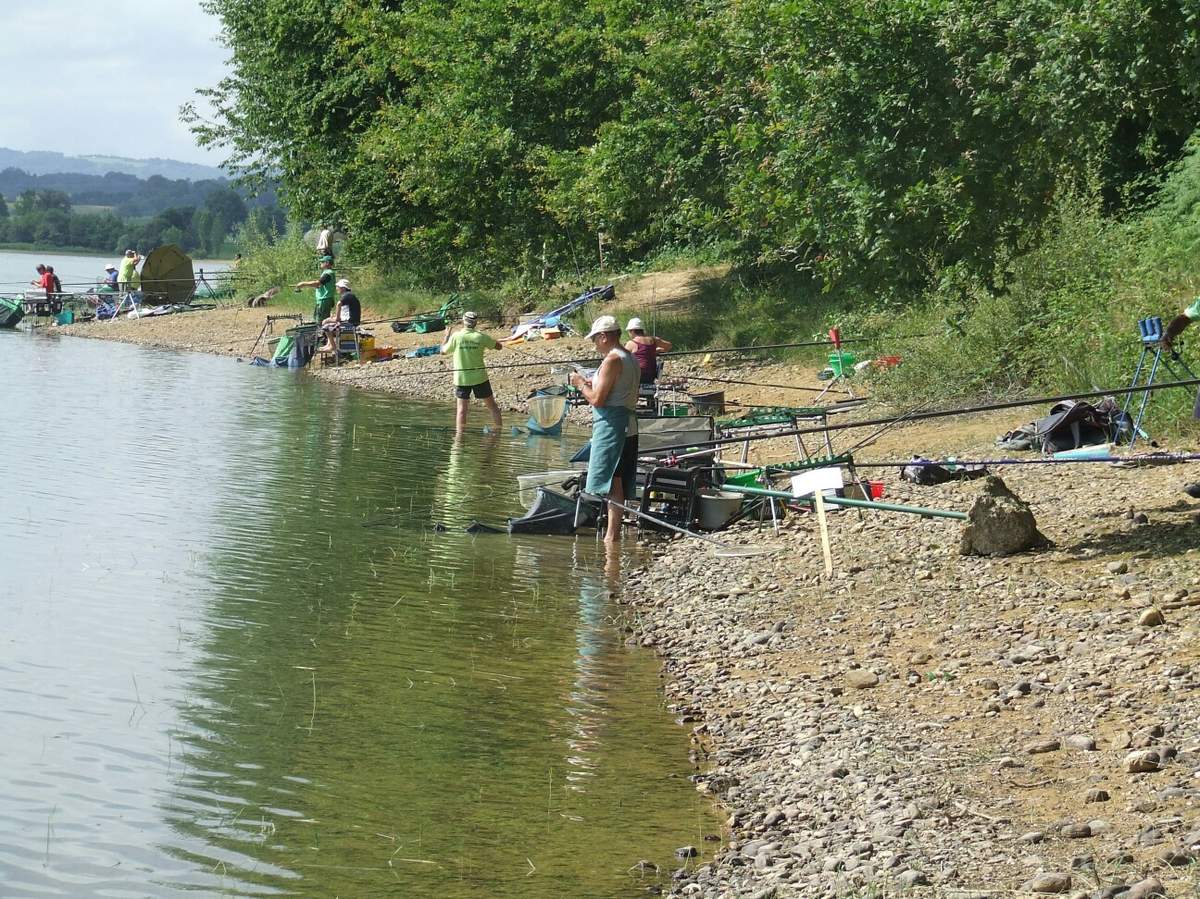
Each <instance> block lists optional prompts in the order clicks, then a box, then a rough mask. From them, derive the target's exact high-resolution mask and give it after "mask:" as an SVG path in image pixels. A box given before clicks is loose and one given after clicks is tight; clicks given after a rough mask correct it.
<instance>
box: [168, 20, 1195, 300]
mask: <svg viewBox="0 0 1200 899" xmlns="http://www.w3.org/2000/svg"><path fill="white" fill-rule="evenodd" d="M206 6H207V7H208V8H209V9H210V10H211V11H212V12H214V13H215V14H217V15H219V16H220V17H221V18H222V20H223V22H224V26H225V35H226V39H227V41H228V43H229V47H230V49H231V51H232V63H233V69H232V71H233V74H232V75H231V76H230V77H229V78H228V79H226V80H225V81H224V82H222V83H221V84H219V85H217V86H215V87H214V88H212V89H210V90H208V91H207V92H206V93H207V94H208V96H209V98H210V99H211V100H213V102H214V103H215V106H216V108H217V110H218V115H217V118H216V120H215V121H212V122H202V121H199V120H198V119H197V117H196V115H195V113H194V111H191V110H189V114H190V117H191V120H192V122H193V126H194V127H195V129H196V131H197V133H198V135H199V136H200V138H201V139H202V141H204V142H206V143H209V144H216V145H223V146H225V147H226V148H227V149H228V150H229V151H230V153H231V159H232V161H233V162H234V163H235V164H238V165H240V166H242V167H244V168H246V169H248V170H251V171H254V170H257V171H259V172H260V173H265V172H274V171H277V172H279V174H280V175H281V176H282V180H283V186H284V190H285V192H286V194H287V197H288V199H289V201H290V203H291V205H292V206H293V208H294V209H295V210H296V211H297V212H298V213H299V214H300V215H302V216H304V217H307V218H312V219H316V218H324V217H332V218H335V219H338V220H340V221H343V222H344V223H345V224H346V225H347V226H348V227H349V229H350V230H351V231H352V232H353V234H354V235H355V238H356V239H357V240H358V241H359V249H360V251H361V252H363V253H364V255H366V256H367V257H369V258H372V259H375V260H377V261H381V262H385V263H387V262H397V263H400V264H403V265H404V266H406V267H408V268H410V269H412V270H415V271H418V272H419V273H420V274H421V275H422V276H424V277H426V278H428V279H431V280H432V279H451V280H454V281H458V282H477V281H482V280H484V279H495V278H497V277H498V276H504V275H513V274H516V275H519V276H525V277H532V276H538V275H541V276H544V277H550V278H554V277H560V276H562V275H563V274H564V273H570V272H573V271H578V270H580V269H585V268H590V267H592V266H593V265H594V264H595V262H596V260H597V252H598V250H599V248H600V247H601V246H603V247H604V250H605V252H606V253H607V254H608V259H610V260H614V261H621V262H626V261H629V260H636V259H639V258H642V257H643V256H644V255H646V254H648V253H653V252H656V251H659V250H662V249H663V248H666V247H671V246H680V245H687V246H720V247H722V248H725V249H726V250H727V251H728V252H729V253H730V254H731V255H732V257H733V258H734V260H735V261H738V262H741V263H753V264H759V265H761V264H763V263H768V264H783V265H786V266H788V267H792V268H798V269H800V270H802V271H806V272H810V273H811V274H812V275H814V276H815V277H816V278H817V279H818V283H819V284H821V285H823V286H825V287H829V286H831V285H837V284H858V285H864V286H869V287H870V288H871V289H872V290H873V291H882V292H893V291H901V292H904V291H908V290H911V289H912V288H913V287H919V286H921V285H923V284H925V283H928V282H929V280H930V279H936V278H940V277H943V275H944V272H945V270H946V269H948V268H951V269H955V270H956V271H959V272H963V271H965V272H967V273H969V274H971V275H973V276H980V275H981V276H984V277H990V275H991V273H992V271H993V269H994V267H995V264H996V261H997V259H998V258H1000V257H1004V256H1007V255H1009V254H1011V253H1012V252H1013V251H1014V250H1018V249H1020V248H1022V247H1023V246H1025V245H1026V244H1027V242H1028V241H1029V240H1030V239H1031V237H1032V236H1033V235H1035V234H1036V229H1037V227H1038V226H1039V225H1040V224H1041V223H1042V222H1043V221H1044V220H1045V219H1046V216H1047V215H1049V214H1050V212H1051V210H1053V209H1054V208H1055V204H1056V202H1057V198H1058V197H1059V196H1060V195H1062V194H1063V193H1064V192H1066V193H1071V192H1075V191H1077V190H1079V189H1081V188H1083V187H1084V186H1087V185H1091V186H1094V187H1096V188H1097V189H1098V190H1099V191H1100V192H1101V194H1102V196H1103V197H1104V199H1105V203H1106V211H1108V212H1111V211H1114V210H1118V209H1120V208H1121V206H1122V204H1123V203H1124V202H1125V198H1126V197H1127V196H1129V195H1130V190H1131V189H1132V188H1135V187H1137V186H1139V185H1140V184H1141V183H1142V179H1144V178H1145V177H1146V176H1153V175H1154V173H1155V172H1156V171H1157V170H1158V168H1159V167H1161V166H1162V165H1163V164H1164V163H1165V162H1168V161H1170V160H1171V159H1172V158H1174V157H1175V156H1176V155H1177V153H1178V151H1179V148H1180V147H1181V146H1182V144H1183V142H1184V141H1185V140H1186V138H1187V137H1188V136H1189V135H1190V134H1191V132H1192V130H1193V129H1194V128H1195V127H1196V125H1197V121H1198V110H1200V106H1198V105H1197V103H1196V99H1197V89H1198V85H1200V30H1198V29H1197V27H1196V24H1197V19H1196V14H1197V11H1198V9H1200V6H1198V4H1197V3H1196V2H1195V0H1172V2H1167V3H1159V4H1154V5H1151V6H1149V7H1147V6H1145V5H1144V4H1141V3H1138V2H1135V0H1086V2H1083V3H1068V2H1065V0H1032V2H1030V0H1022V2H999V3H997V2H986V3H985V2H982V0H893V2H870V3H862V2H855V3H850V4H846V3H844V2H840V0H839V2H836V3H835V2H832V0H742V2H737V3H734V2H728V0H724V2H723V0H706V2H684V3H678V2H675V3H667V2H663V0H647V2H641V3H636V4H635V3H631V2H629V0H590V2H585V3H578V2H574V3H569V2H565V0H453V2H444V0H437V2H435V0H410V2H405V3H398V2H384V0H286V2H285V0H264V2H255V3H250V2H247V0H208V2H207V3H206Z"/></svg>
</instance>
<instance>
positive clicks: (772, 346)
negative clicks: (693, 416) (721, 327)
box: [658, 334, 939, 359]
mask: <svg viewBox="0 0 1200 899" xmlns="http://www.w3.org/2000/svg"><path fill="white" fill-rule="evenodd" d="M937 336H939V335H937V334H900V335H896V336H894V337H893V336H889V335H886V334H881V335H879V336H877V337H843V338H841V339H840V340H837V341H833V340H808V341H805V342H803V343H766V344H762V345H761V346H744V347H721V348H718V349H713V350H671V351H670V352H668V353H659V354H658V356H659V358H662V359H669V358H670V357H672V356H701V355H704V354H705V353H733V352H738V353H750V352H756V351H758V350H790V349H799V348H801V347H813V346H840V345H841V344H846V343H879V342H881V341H885V340H925V339H926V338H930V337H937Z"/></svg>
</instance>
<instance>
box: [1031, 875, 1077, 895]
mask: <svg viewBox="0 0 1200 899" xmlns="http://www.w3.org/2000/svg"><path fill="white" fill-rule="evenodd" d="M1021 889H1022V890H1024V891H1025V892H1027V893H1065V892H1066V891H1067V890H1069V889H1071V875H1070V874H1063V873H1060V872H1058V871H1050V872H1042V873H1041V874H1035V875H1034V876H1033V877H1032V878H1031V879H1030V880H1028V881H1026V882H1025V885H1024V886H1022V887H1021Z"/></svg>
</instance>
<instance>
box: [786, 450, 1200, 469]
mask: <svg viewBox="0 0 1200 899" xmlns="http://www.w3.org/2000/svg"><path fill="white" fill-rule="evenodd" d="M1077 462H1145V463H1147V464H1152V465H1153V464H1162V463H1167V462H1200V453H1148V454H1146V455H1141V456H1113V455H1106V456H1094V457H1090V458H1079V459H1053V458H1052V459H980V460H977V461H971V460H968V459H955V460H954V461H950V460H949V459H947V460H943V461H941V462H937V461H933V460H930V459H907V460H902V461H896V462H887V461H877V462H859V461H858V460H857V459H855V460H854V467H855V468H908V467H910V466H914V467H918V468H932V467H936V466H943V467H946V468H956V467H963V466H967V465H1069V464H1072V463H1077ZM766 467H767V468H770V467H771V466H770V465H767V466H766Z"/></svg>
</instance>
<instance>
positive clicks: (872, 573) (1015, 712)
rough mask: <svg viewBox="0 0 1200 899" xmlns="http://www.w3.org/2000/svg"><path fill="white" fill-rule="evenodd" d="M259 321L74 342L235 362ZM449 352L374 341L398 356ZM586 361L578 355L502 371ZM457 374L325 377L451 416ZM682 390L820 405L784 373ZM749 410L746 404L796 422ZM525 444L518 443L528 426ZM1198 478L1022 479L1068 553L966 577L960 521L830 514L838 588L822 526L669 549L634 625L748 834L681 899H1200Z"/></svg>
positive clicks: (229, 315) (513, 406)
mask: <svg viewBox="0 0 1200 899" xmlns="http://www.w3.org/2000/svg"><path fill="white" fill-rule="evenodd" d="M264 314H265V313H263V312H262V311H261V310H240V309H237V310H217V311H215V312H211V313H191V314H188V315H181V316H170V317H165V318H163V319H158V320H154V319H149V320H141V321H136V322H120V323H115V324H107V323H102V324H90V325H76V326H72V327H70V328H63V329H62V331H63V332H64V333H71V334H80V335H81V336H89V337H101V338H105V339H118V340H126V341H131V342H136V343H142V344H146V345H153V346H165V347H175V348H180V349H190V350H202V351H206V352H217V353H223V354H226V355H233V356H238V355H244V354H246V353H247V352H248V348H249V345H250V342H251V341H252V340H253V338H254V337H255V336H256V335H257V334H258V332H259V331H260V330H261V328H262V323H263V320H264V319H263V316H264ZM441 336H442V335H436V334H435V335H419V336H414V335H391V334H388V335H387V339H386V340H382V341H381V342H382V343H387V344H390V345H393V346H397V347H398V348H399V349H400V350H406V349H408V348H411V347H412V346H417V345H421V344H429V343H433V342H435V341H437V340H438V339H439V338H440V337H441ZM522 350H524V352H522ZM590 352H591V349H590V345H588V344H586V343H585V342H583V341H580V340H577V339H575V340H572V339H566V340H562V341H555V342H547V343H545V344H534V345H531V346H530V347H527V348H519V349H518V350H516V351H506V352H500V353H496V354H494V355H491V356H490V357H489V359H490V361H492V362H494V363H495V365H496V366H498V365H502V364H504V363H509V362H515V361H521V362H526V361H534V359H533V357H532V356H530V355H529V354H530V353H536V354H537V356H538V357H541V359H545V360H553V359H565V358H586V357H587V356H589V355H590ZM448 366H449V363H448V360H445V359H438V358H433V359H421V360H402V361H397V362H390V363H383V364H376V365H364V366H343V367H341V368H337V369H327V370H314V372H313V374H314V376H315V377H319V378H322V379H325V380H330V381H334V382H338V383H345V384H349V385H352V386H356V387H362V388H367V389H379V390H387V391H389V392H393V393H398V394H402V395H405V396H410V397H417V398H422V399H432V400H435V401H440V402H449V401H450V398H451V395H452V394H451V388H450V386H449V385H450V379H449V376H448V374H447V373H446V371H445V369H446V368H448ZM673 371H674V372H675V373H679V372H680V371H691V372H692V373H693V374H697V373H700V372H703V373H704V374H706V375H708V376H716V377H729V378H733V379H744V380H757V381H763V382H771V383H810V384H813V385H815V384H816V382H815V381H814V380H813V373H812V371H811V370H803V369H801V368H799V367H796V366H788V365H767V364H756V363H747V364H743V365H740V366H730V367H728V368H721V367H720V364H719V363H718V366H717V367H716V369H715V370H714V368H712V367H705V368H701V367H699V365H696V366H689V367H685V366H680V365H678V364H676V367H675V368H673ZM416 372H426V373H424V374H416ZM492 379H493V384H494V386H495V387H496V390H497V396H498V398H499V401H500V403H501V406H502V407H504V408H505V409H506V410H511V411H518V412H523V411H524V404H523V400H524V398H525V397H526V396H527V395H528V393H529V392H530V391H531V390H532V389H534V388H536V387H541V386H545V385H546V384H547V383H549V381H550V380H551V379H550V376H549V371H548V368H546V367H542V366H534V367H529V368H515V369H500V368H495V367H494V369H493V372H492ZM716 389H719V388H716ZM729 389H730V391H731V395H736V396H737V398H738V399H740V400H742V401H743V402H753V403H779V404H788V405H797V404H802V403H803V402H804V400H803V399H798V398H797V395H796V394H794V393H793V394H789V393H786V392H780V391H771V390H767V389H759V388H747V387H740V388H729ZM734 391H736V394H735V393H734ZM801 396H805V395H801ZM575 414H576V415H578V416H579V417H580V418H583V417H585V416H586V410H577V412H576V413H575ZM482 416H483V412H482V410H479V411H477V412H476V413H475V417H474V418H473V419H472V421H473V422H479V423H482V422H483V420H484V419H483V417H482ZM1028 417H1032V416H1028ZM1021 420H1023V419H1022V418H1021V414H1020V413H1019V412H1018V413H1016V414H1015V415H1014V414H1009V415H1007V416H990V417H988V416H980V417H974V418H973V419H972V420H970V421H969V422H963V423H962V424H961V425H955V426H951V425H949V424H948V423H942V422H938V423H932V424H930V423H927V424H923V425H920V426H906V427H901V428H897V429H895V430H893V431H890V432H888V433H887V434H885V435H883V437H882V438H881V439H880V440H879V441H878V442H877V443H876V444H875V445H874V446H873V447H872V449H871V450H870V454H871V456H872V457H875V458H902V457H905V456H907V455H908V454H910V453H911V452H913V451H914V450H915V451H919V452H922V453H925V454H933V453H943V452H951V453H955V454H957V455H959V457H960V458H961V457H966V458H971V457H975V458H981V457H982V458H986V457H987V456H989V455H990V454H991V453H993V452H994V450H993V448H992V447H991V444H990V437H991V436H993V435H994V434H996V433H999V432H1000V431H1002V430H1005V429H1007V427H1010V426H1011V425H1012V424H1015V423H1019V422H1020V421H1021ZM514 423H515V424H523V419H522V420H520V421H517V420H514V419H513V418H512V417H511V416H508V420H507V421H506V425H507V424H514ZM985 434H986V435H988V436H987V439H986V440H985V439H983V436H984V435H985ZM759 451H760V452H764V453H767V454H771V453H772V452H776V453H778V454H780V455H785V454H787V453H790V452H791V451H792V448H791V447H790V446H789V445H786V442H780V443H779V444H777V445H776V446H775V447H774V448H772V447H770V446H766V445H764V446H761V447H760V448H759ZM862 457H863V458H865V455H863V456H862ZM1197 468H1198V467H1197V466H1196V465H1194V464H1188V465H1173V466H1162V467H1149V468H1147V467H1143V468H1116V467H1112V466H1108V465H1086V466H1071V473H1070V474H1067V473H1065V472H1064V471H1063V470H1062V469H1059V468H1057V467H1055V468H1053V469H1051V468H1049V467H1041V466H1030V467H1021V468H1014V469H1005V470H1003V471H1002V472H1000V473H1001V474H1002V475H1003V477H1004V478H1005V480H1006V482H1007V483H1008V484H1009V486H1010V487H1012V488H1013V489H1014V490H1015V491H1016V493H1017V494H1018V495H1020V496H1021V497H1022V498H1023V499H1025V500H1027V501H1028V502H1029V503H1030V504H1031V506H1032V507H1033V510H1034V512H1035V514H1036V516H1037V519H1038V524H1039V526H1040V528H1041V530H1042V531H1043V533H1045V534H1046V535H1047V536H1048V537H1049V538H1050V539H1051V540H1052V541H1053V542H1054V544H1055V545H1054V546H1053V547H1052V548H1051V549H1048V550H1041V551H1037V552H1031V553H1027V554H1023V555H1019V556H1015V557H1012V558H1009V559H995V560H992V559H979V558H969V557H962V556H959V555H958V553H957V545H958V529H959V525H958V524H957V523H954V522H948V521H945V520H926V519H920V518H916V517H914V516H907V515H899V514H874V513H865V514H861V515H860V514H859V513H857V512H842V513H837V514H833V515H831V516H830V529H831V536H832V541H833V553H834V559H835V562H836V566H837V567H836V571H835V573H834V575H833V576H832V577H830V578H826V577H825V576H824V574H823V568H822V565H821V559H820V546H819V542H818V540H817V537H816V532H815V527H814V524H813V522H812V520H811V516H807V515H799V516H794V517H792V518H790V519H788V520H787V521H786V522H785V524H784V525H783V527H782V529H781V532H780V533H779V534H778V535H775V534H773V533H772V532H771V529H770V526H769V525H764V526H763V527H762V528H761V529H760V528H759V527H758V526H757V525H753V524H743V525H740V526H739V527H738V528H737V529H735V530H732V531H727V532H725V533H723V534H721V535H720V537H721V539H722V540H724V541H726V542H744V543H748V544H752V545H755V546H769V547H772V548H775V549H777V550H778V552H777V553H776V554H775V555H771V556H758V557H751V558H719V559H717V558H714V557H713V556H712V555H711V554H710V550H709V549H708V548H707V547H703V546H701V545H700V544H697V543H695V542H692V541H686V540H684V541H671V542H667V543H651V544H649V545H650V549H649V553H650V558H651V561H650V562H649V563H647V564H645V565H642V566H640V567H637V568H634V569H633V570H630V571H627V572H626V573H625V576H624V589H623V593H622V595H621V596H620V597H619V601H620V602H622V603H623V604H624V608H625V610H626V615H625V624H626V626H627V627H628V628H629V629H630V630H631V632H632V633H633V634H634V636H633V637H632V640H633V641H635V642H637V643H639V644H641V645H643V646H646V647H650V648H653V649H654V650H655V651H657V652H658V653H660V655H661V657H662V660H663V666H664V676H665V682H664V689H665V691H666V695H667V698H668V702H669V703H670V704H671V708H672V709H673V711H674V713H675V714H676V716H677V717H678V718H679V720H680V721H681V723H682V724H684V725H685V726H690V727H692V729H693V737H692V739H693V755H694V759H695V765H696V768H695V775H694V778H693V779H694V780H695V782H696V787H697V789H698V790H699V791H701V792H702V793H704V794H706V795H709V796H711V797H712V798H713V800H714V801H715V802H718V803H720V804H721V805H722V806H723V807H724V808H725V809H727V810H728V815H729V818H728V827H729V836H730V841H729V843H728V844H727V845H726V846H725V847H724V848H723V851H722V853H721V854H720V855H719V856H718V858H717V860H716V861H714V862H711V863H709V864H706V865H702V866H699V867H693V866H692V865H691V863H690V862H681V864H683V865H685V866H684V867H682V868H681V869H680V870H679V871H677V872H675V874H674V876H673V879H672V881H671V887H670V888H669V891H670V892H671V894H672V895H680V896H698V897H703V899H708V897H712V899H717V897H722V899H724V897H758V899H765V897H771V896H774V897H793V896H796V897H808V896H881V895H892V894H899V893H905V894H913V895H922V894H924V895H937V896H955V897H959V899H966V897H982V896H1008V895H1013V894H1014V893H1015V894H1019V895H1052V894H1061V895H1067V896H1075V897H1081V896H1096V897H1108V896H1123V897H1125V899H1139V897H1142V899H1144V897H1148V896H1151V895H1156V894H1158V892H1159V888H1160V887H1161V893H1162V894H1164V895H1168V896H1172V897H1175V896H1180V897H1182V896H1192V897H1194V896H1196V895H1197V894H1200V874H1197V864H1196V863H1195V859H1196V858H1197V855H1198V853H1200V811H1198V809H1200V549H1198V547H1200V519H1198V518H1197V515H1198V513H1200V504H1197V503H1195V502H1192V501H1191V500H1188V499H1187V497H1185V496H1184V495H1183V494H1182V493H1181V492H1180V488H1181V487H1182V486H1183V485H1184V484H1185V483H1187V482H1189V481H1195V480H1200V472H1198V470H1197ZM871 476H872V477H881V478H882V479H883V480H884V481H885V482H886V489H887V498H888V499H889V500H894V501H899V502H910V503H913V504H916V505H922V506H930V507H942V508H951V509H960V510H965V509H966V508H967V507H968V506H969V504H970V501H971V495H972V492H973V491H974V490H975V489H976V488H975V487H974V486H972V485H968V484H948V485H942V486H939V487H926V488H920V487H913V486H911V485H907V484H904V483H902V482H900V481H899V480H898V478H897V477H896V472H895V470H886V471H884V473H883V474H882V475H879V474H877V471H875V470H873V471H871ZM1139 753H1141V755H1138V754H1139ZM1147 754H1152V755H1147ZM1131 769H1134V770H1131ZM1136 769H1144V770H1136ZM684 848H685V847H681V849H684ZM686 855H687V853H686V852H683V853H682V856H683V857H686ZM1120 886H1127V887H1130V888H1129V889H1126V890H1125V891H1123V892H1121V891H1119V890H1118V889H1117V888H1118V887H1120Z"/></svg>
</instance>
